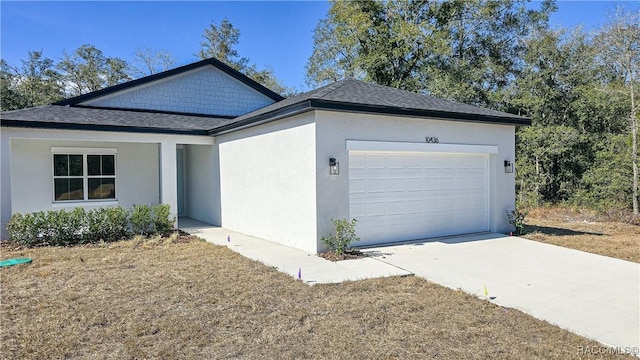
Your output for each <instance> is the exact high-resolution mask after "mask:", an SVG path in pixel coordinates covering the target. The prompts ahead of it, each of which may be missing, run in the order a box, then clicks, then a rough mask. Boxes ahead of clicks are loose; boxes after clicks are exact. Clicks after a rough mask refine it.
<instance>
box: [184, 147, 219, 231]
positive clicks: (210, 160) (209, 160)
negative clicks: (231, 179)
mask: <svg viewBox="0 0 640 360" xmlns="http://www.w3.org/2000/svg"><path fill="white" fill-rule="evenodd" d="M185 152H186V164H185V165H186V169H187V171H186V179H185V181H186V184H187V186H186V210H187V211H186V215H187V216H189V217H191V218H193V219H196V220H200V221H204V222H206V223H209V224H212V225H217V226H220V225H221V224H222V221H221V218H220V172H219V169H220V163H219V159H218V148H217V146H211V145H187V146H185Z"/></svg>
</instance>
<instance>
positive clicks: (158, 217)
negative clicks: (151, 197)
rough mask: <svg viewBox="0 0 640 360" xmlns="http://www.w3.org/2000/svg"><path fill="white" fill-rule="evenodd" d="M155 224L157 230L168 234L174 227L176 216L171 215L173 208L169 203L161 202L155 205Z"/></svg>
mask: <svg viewBox="0 0 640 360" xmlns="http://www.w3.org/2000/svg"><path fill="white" fill-rule="evenodd" d="M152 210H153V226H154V230H155V232H157V233H159V234H167V233H169V232H170V231H171V229H173V223H174V222H175V221H176V217H175V216H171V208H170V207H169V205H167V204H159V205H155V206H154V207H153V209H152Z"/></svg>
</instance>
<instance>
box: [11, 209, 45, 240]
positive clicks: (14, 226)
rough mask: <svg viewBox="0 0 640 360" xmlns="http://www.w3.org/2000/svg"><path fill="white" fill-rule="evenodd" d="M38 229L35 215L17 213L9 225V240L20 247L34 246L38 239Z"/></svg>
mask: <svg viewBox="0 0 640 360" xmlns="http://www.w3.org/2000/svg"><path fill="white" fill-rule="evenodd" d="M38 230H39V229H38V227H37V226H36V223H35V216H34V214H33V213H29V214H24V215H23V214H20V213H16V214H13V215H12V216H11V219H9V222H8V223H7V232H8V233H9V238H10V239H11V240H13V241H15V242H16V243H18V244H20V245H25V246H34V245H36V242H37V239H38Z"/></svg>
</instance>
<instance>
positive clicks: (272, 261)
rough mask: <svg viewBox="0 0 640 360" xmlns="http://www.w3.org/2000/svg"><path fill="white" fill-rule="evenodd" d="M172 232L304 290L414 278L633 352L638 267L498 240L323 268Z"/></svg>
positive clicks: (272, 251) (200, 231) (292, 253)
mask: <svg viewBox="0 0 640 360" xmlns="http://www.w3.org/2000/svg"><path fill="white" fill-rule="evenodd" d="M179 225H180V228H181V229H182V230H184V231H186V232H188V233H190V234H193V235H196V236H199V237H201V238H203V239H205V240H207V241H209V242H212V243H214V244H217V245H222V246H227V247H229V248H230V249H231V250H233V251H236V252H238V253H240V254H241V255H243V256H245V257H248V258H250V259H253V260H257V261H260V262H262V263H264V264H266V265H267V266H272V267H275V268H276V269H278V270H279V271H281V272H284V273H287V274H289V275H290V276H292V277H294V278H298V273H299V272H300V275H301V277H300V278H301V280H302V281H304V282H305V283H306V284H309V285H313V284H322V283H340V282H343V281H347V280H363V279H369V278H377V277H384V276H407V275H412V274H415V275H416V276H420V277H423V278H425V279H427V280H430V281H433V282H436V283H439V284H442V285H444V286H447V287H450V288H452V289H461V290H463V291H465V292H467V293H470V294H474V295H476V296H478V297H481V298H487V299H488V300H490V301H492V302H494V303H496V304H498V305H501V306H504V307H509V308H515V309H518V310H521V311H523V312H525V313H527V314H529V315H532V316H534V317H536V318H539V319H542V320H546V321H548V322H550V323H552V324H556V325H558V326H560V327H562V328H565V329H567V330H570V331H572V332H575V333H577V334H580V335H583V336H586V337H588V338H592V339H595V340H597V341H599V342H601V343H603V344H606V345H610V346H614V347H621V349H623V350H624V348H625V347H635V349H638V347H640V264H636V263H632V262H628V261H623V260H618V259H614V258H609V257H605V256H600V255H594V254H589V253H585V252H582V251H577V250H572V249H567V248H563V247H559V246H554V245H548V244H543V243H540V242H536V241H530V240H526V239H522V238H518V237H506V236H504V235H500V234H480V235H473V236H460V237H451V238H440V239H432V240H429V241H423V242H412V243H407V244H400V245H393V246H384V247H372V248H366V249H361V250H362V251H363V252H365V253H368V254H369V255H370V257H368V258H364V259H358V260H346V261H340V262H331V261H328V260H325V259H323V258H320V257H318V256H316V255H314V254H309V253H306V252H304V251H301V250H297V249H294V248H291V247H287V246H284V245H280V244H277V243H273V242H270V241H267V240H264V239H259V238H255V237H252V236H247V235H244V234H240V233H236V232H233V231H230V230H227V229H224V228H220V227H214V226H211V225H208V224H205V223H201V222H198V221H195V220H192V219H189V218H181V219H180V220H179ZM227 239H229V241H228V240H227ZM485 289H486V295H485ZM623 350H621V351H623ZM629 351H631V349H629Z"/></svg>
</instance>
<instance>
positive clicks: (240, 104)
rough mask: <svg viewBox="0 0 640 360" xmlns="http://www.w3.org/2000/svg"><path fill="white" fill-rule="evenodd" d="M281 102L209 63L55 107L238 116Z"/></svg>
mask: <svg viewBox="0 0 640 360" xmlns="http://www.w3.org/2000/svg"><path fill="white" fill-rule="evenodd" d="M282 99H284V98H283V97H282V96H280V95H278V94H276V93H274V92H273V91H271V90H269V89H267V88H266V87H264V86H262V85H260V84H258V83H257V82H255V81H254V80H252V79H250V78H248V77H247V76H245V75H243V74H241V73H240V72H238V71H236V70H234V69H232V68H231V67H229V66H227V65H225V64H223V63H222V62H220V61H218V60H216V59H207V60H202V61H199V62H196V63H193V64H189V65H186V66H182V67H179V68H176V69H172V70H169V71H165V72H162V73H158V74H154V75H150V76H147V77H144V78H140V79H137V80H133V81H129V82H126V83H123V84H119V85H116V86H112V87H109V88H106V89H102V90H98V91H94V92H91V93H88V94H84V95H81V96H77V97H74V98H70V99H66V100H62V101H59V102H57V103H55V105H70V106H90V107H105V108H120V109H138V110H152V111H165V112H179V113H192V114H204V115H222V116H238V115H242V114H246V113H248V112H251V111H253V110H256V109H259V108H261V107H264V106H267V105H269V104H272V103H274V102H275V101H280V100H282Z"/></svg>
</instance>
